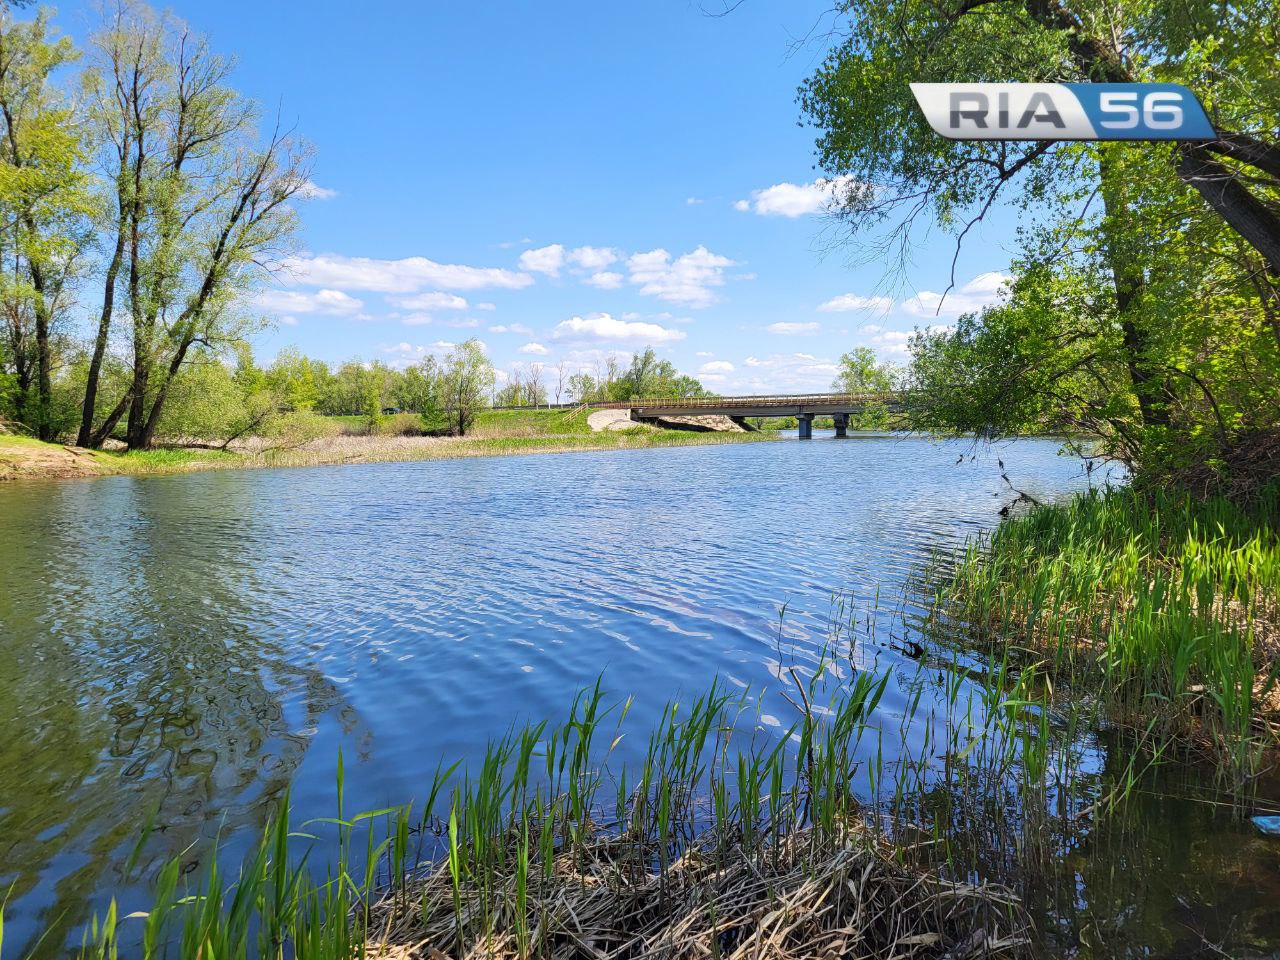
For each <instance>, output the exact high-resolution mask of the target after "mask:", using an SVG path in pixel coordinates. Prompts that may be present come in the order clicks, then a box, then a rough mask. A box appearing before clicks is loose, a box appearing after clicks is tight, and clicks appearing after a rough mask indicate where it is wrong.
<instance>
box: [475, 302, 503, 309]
mask: <svg viewBox="0 0 1280 960" xmlns="http://www.w3.org/2000/svg"><path fill="white" fill-rule="evenodd" d="M476 309H477V310H497V309H498V308H497V307H496V306H494V305H493V304H492V303H477V304H476Z"/></svg>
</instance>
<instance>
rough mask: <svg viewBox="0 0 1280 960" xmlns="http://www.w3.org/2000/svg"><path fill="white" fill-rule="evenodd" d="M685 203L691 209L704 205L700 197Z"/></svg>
mask: <svg viewBox="0 0 1280 960" xmlns="http://www.w3.org/2000/svg"><path fill="white" fill-rule="evenodd" d="M685 203H686V204H688V205H689V206H691V207H696V206H697V205H698V204H700V203H702V200H701V199H700V198H699V197H689V199H687V200H685Z"/></svg>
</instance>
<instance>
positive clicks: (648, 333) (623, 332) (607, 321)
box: [551, 313, 685, 344]
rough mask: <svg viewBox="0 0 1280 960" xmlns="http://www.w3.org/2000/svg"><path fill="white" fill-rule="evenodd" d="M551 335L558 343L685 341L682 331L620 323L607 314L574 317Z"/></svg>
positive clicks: (640, 324) (621, 321) (654, 325)
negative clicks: (566, 341)
mask: <svg viewBox="0 0 1280 960" xmlns="http://www.w3.org/2000/svg"><path fill="white" fill-rule="evenodd" d="M551 335H552V337H554V338H555V339H556V340H570V341H574V340H599V341H605V342H613V343H637V344H639V343H645V344H655V343H669V342H671V341H674V340H683V339H684V338H685V334H684V331H683V330H671V329H669V328H667V327H661V326H658V324H656V323H641V322H628V321H626V320H618V319H616V318H614V317H612V316H610V315H609V314H607V313H595V314H591V315H590V316H587V317H571V318H569V319H568V320H565V321H563V322H562V323H559V324H557V325H556V328H555V330H554V331H553V332H552V334H551Z"/></svg>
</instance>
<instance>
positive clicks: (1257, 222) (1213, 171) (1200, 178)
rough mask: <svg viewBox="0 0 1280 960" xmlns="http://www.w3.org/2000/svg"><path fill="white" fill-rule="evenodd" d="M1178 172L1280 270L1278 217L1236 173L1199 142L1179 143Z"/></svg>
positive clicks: (1246, 240)
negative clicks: (1215, 158) (1214, 157)
mask: <svg viewBox="0 0 1280 960" xmlns="http://www.w3.org/2000/svg"><path fill="white" fill-rule="evenodd" d="M1177 164H1178V176H1179V177H1181V178H1182V181H1183V182H1184V183H1186V184H1188V185H1189V186H1192V187H1195V189H1196V191H1197V192H1198V193H1199V194H1200V196H1201V197H1203V198H1204V201H1205V203H1207V204H1209V206H1210V207H1211V208H1212V209H1213V210H1214V211H1216V212H1217V214H1218V215H1219V216H1221V217H1222V219H1223V220H1225V221H1226V222H1227V224H1228V225H1229V226H1230V227H1231V228H1232V229H1233V230H1235V231H1236V233H1238V234H1240V236H1241V237H1243V238H1244V240H1245V242H1246V243H1247V244H1249V246H1251V247H1253V249H1255V250H1257V251H1258V253H1260V254H1261V255H1262V257H1263V258H1264V259H1265V260H1266V261H1267V266H1268V267H1269V268H1270V269H1271V271H1272V272H1273V273H1275V272H1280V217H1277V216H1276V215H1275V214H1274V213H1273V212H1272V211H1271V210H1270V209H1268V208H1267V207H1266V205H1264V204H1263V203H1262V202H1261V201H1260V200H1258V198H1257V197H1255V196H1254V195H1253V194H1252V193H1250V192H1249V191H1248V189H1246V188H1245V186H1244V185H1243V184H1242V183H1240V181H1239V180H1238V179H1237V178H1236V176H1235V174H1234V173H1233V172H1232V171H1231V170H1228V169H1227V168H1226V167H1225V166H1223V165H1222V164H1220V163H1218V162H1217V161H1216V160H1214V159H1213V158H1212V157H1210V155H1209V151H1208V149H1207V148H1206V147H1205V146H1203V145H1201V144H1198V143H1182V144H1179V145H1178V160H1177Z"/></svg>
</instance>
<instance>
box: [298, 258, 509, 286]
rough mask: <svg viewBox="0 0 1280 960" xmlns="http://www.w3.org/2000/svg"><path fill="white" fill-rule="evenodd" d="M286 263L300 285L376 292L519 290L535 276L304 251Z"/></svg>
mask: <svg viewBox="0 0 1280 960" xmlns="http://www.w3.org/2000/svg"><path fill="white" fill-rule="evenodd" d="M284 266H285V271H286V275H287V276H290V277H291V278H292V280H293V282H295V283H298V284H304V285H306V286H314V287H342V288H345V289H347V290H368V291H372V292H375V293H416V292H418V291H420V290H422V289H424V288H426V287H437V288H443V289H445V290H479V289H483V288H485V287H498V288H501V289H506V290H519V289H521V288H523V287H527V286H529V285H530V284H531V283H533V277H531V276H530V275H529V274H527V273H519V272H517V271H515V270H504V269H501V268H499V267H470V266H466V265H464V264H457V263H437V262H436V261H434V260H429V259H427V258H426V257H405V258H403V259H400V260H378V259H375V258H373V257H346V256H342V255H339V254H318V255H311V254H305V255H303V256H299V257H290V258H288V259H287V260H286V261H285V264H284Z"/></svg>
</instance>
